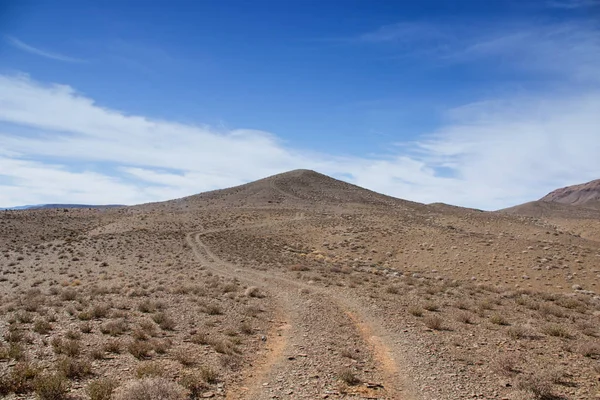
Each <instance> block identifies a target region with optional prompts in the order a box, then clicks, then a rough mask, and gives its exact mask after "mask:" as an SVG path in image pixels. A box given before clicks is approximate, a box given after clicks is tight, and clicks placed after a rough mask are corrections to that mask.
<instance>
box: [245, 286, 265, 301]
mask: <svg viewBox="0 0 600 400" xmlns="http://www.w3.org/2000/svg"><path fill="white" fill-rule="evenodd" d="M244 296H246V297H257V298H263V297H265V296H264V295H263V294H262V293H261V291H260V289H259V288H257V287H256V286H250V287H249V288H247V289H246V290H245V291H244Z"/></svg>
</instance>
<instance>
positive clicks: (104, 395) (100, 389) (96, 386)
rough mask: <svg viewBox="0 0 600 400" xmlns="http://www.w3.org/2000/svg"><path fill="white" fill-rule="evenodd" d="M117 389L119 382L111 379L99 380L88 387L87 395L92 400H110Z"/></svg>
mask: <svg viewBox="0 0 600 400" xmlns="http://www.w3.org/2000/svg"><path fill="white" fill-rule="evenodd" d="M116 388H117V382H115V381H114V380H112V379H109V378H102V379H97V380H95V381H92V382H90V384H89V385H88V386H87V390H86V392H87V394H88V396H90V400H110V399H111V397H112V394H113V392H114V391H115V389H116Z"/></svg>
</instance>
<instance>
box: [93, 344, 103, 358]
mask: <svg viewBox="0 0 600 400" xmlns="http://www.w3.org/2000/svg"><path fill="white" fill-rule="evenodd" d="M90 357H91V358H92V359H93V360H103V359H104V350H102V349H101V348H99V347H96V348H94V349H92V351H91V352H90Z"/></svg>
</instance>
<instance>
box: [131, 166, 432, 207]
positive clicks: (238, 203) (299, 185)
mask: <svg viewBox="0 0 600 400" xmlns="http://www.w3.org/2000/svg"><path fill="white" fill-rule="evenodd" d="M350 205H352V206H358V207H372V206H376V207H378V206H385V207H394V208H411V209H424V207H426V206H425V205H423V204H420V203H416V202H411V201H407V200H402V199H398V198H395V197H391V196H387V195H384V194H381V193H377V192H374V191H371V190H368V189H365V188H362V187H360V186H356V185H353V184H350V183H347V182H344V181H341V180H338V179H335V178H332V177H329V176H327V175H324V174H321V173H318V172H315V171H312V170H306V169H298V170H293V171H289V172H285V173H282V174H277V175H273V176H270V177H267V178H263V179H260V180H257V181H254V182H250V183H246V184H244V185H240V186H235V187H232V188H227V189H221V190H215V191H210V192H205V193H200V194H197V195H192V196H188V197H184V198H181V199H177V200H171V201H167V202H160V203H152V204H148V205H144V206H142V207H150V208H152V207H160V208H165V207H175V208H185V207H190V206H191V207H210V206H214V207H223V206H228V207H275V206H285V207H301V208H303V207H317V206H350Z"/></svg>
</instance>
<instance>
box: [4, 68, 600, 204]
mask: <svg viewBox="0 0 600 400" xmlns="http://www.w3.org/2000/svg"><path fill="white" fill-rule="evenodd" d="M598 110H600V92H598V91H590V92H589V93H586V94H580V95H571V96H565V97H563V96H557V98H555V99H547V98H546V99H540V98H538V97H523V98H511V99H506V100H505V101H487V102H480V103H475V104H471V105H467V106H463V107H460V108H457V109H454V110H451V111H449V112H448V121H447V123H446V124H445V125H444V126H443V127H442V128H440V129H439V130H438V131H437V132H434V133H432V134H430V135H428V136H426V137H421V139H420V140H418V141H416V142H414V143H403V146H398V147H397V154H396V155H394V156H391V157H390V156H381V157H372V158H368V157H364V158H357V157H341V156H339V155H330V154H314V153H307V152H302V151H298V150H294V149H289V148H286V147H285V146H283V145H282V144H281V143H280V142H279V141H278V140H277V138H276V137H275V136H273V135H271V134H268V133H265V132H260V131H252V130H233V131H225V132H222V131H216V130H213V129H212V128H210V127H205V126H192V125H185V124H179V123H174V122H169V121H160V120H153V119H150V118H146V117H142V116H137V115H126V114H124V113H122V112H118V111H116V110H111V109H107V108H102V107H100V106H98V105H97V104H95V103H94V101H93V100H91V99H89V98H87V97H85V96H83V95H81V94H78V93H77V92H76V91H75V90H74V89H72V88H70V87H68V86H61V85H44V84H40V83H37V82H35V81H32V80H31V79H29V78H27V77H24V76H18V77H15V76H0V121H3V122H4V123H3V125H2V126H1V127H0V141H1V142H2V149H3V152H2V154H0V205H2V206H13V205H19V204H35V203H50V202H70V203H73V202H78V203H126V204H133V203H140V202H147V201H156V200H166V199H170V198H174V197H181V196H184V195H188V194H193V193H197V192H201V191H206V190H212V189H216V188H222V187H228V186H232V185H237V184H241V183H244V182H247V181H250V180H254V179H258V178H262V177H264V176H267V175H271V174H274V173H278V172H283V171H286V170H290V169H295V168H312V169H316V170H318V171H321V172H323V173H327V174H332V175H335V176H349V177H350V178H349V179H350V180H351V181H352V182H353V183H356V184H358V185H361V186H364V187H368V188H371V189H374V190H377V191H381V192H384V193H388V194H391V195H395V196H398V197H402V198H406V199H410V200H416V201H422V202H436V201H443V202H447V203H452V204H458V205H464V206H474V207H480V208H486V209H494V208H499V207H504V206H509V205H513V204H515V203H518V202H522V201H527V200H531V199H535V198H537V197H540V196H542V195H543V194H545V192H547V191H549V190H551V189H553V188H555V187H558V186H562V185H566V184H572V183H575V182H580V181H585V180H591V179H594V178H598V175H597V174H598V171H600V157H598V156H597V155H598V154H600V130H599V129H598V127H599V126H600V113H598ZM24 127H26V128H28V130H27V134H26V135H25V134H22V133H19V132H21V131H22V129H23V128H24ZM19 128H20V129H21V131H19V130H17V129H19ZM82 165H83V166H85V167H81V166H82ZM441 168H443V169H444V171H446V172H448V173H449V174H448V175H440V173H439V171H440V169H441Z"/></svg>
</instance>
